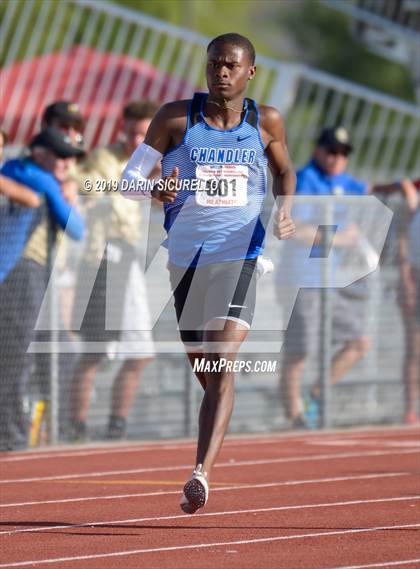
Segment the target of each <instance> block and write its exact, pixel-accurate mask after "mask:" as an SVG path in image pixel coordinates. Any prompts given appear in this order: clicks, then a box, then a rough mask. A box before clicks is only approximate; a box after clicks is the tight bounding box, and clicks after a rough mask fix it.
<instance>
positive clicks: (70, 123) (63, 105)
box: [41, 101, 85, 147]
mask: <svg viewBox="0 0 420 569" xmlns="http://www.w3.org/2000/svg"><path fill="white" fill-rule="evenodd" d="M84 124H85V122H84V119H83V115H82V114H81V112H80V109H79V105H78V104H77V103H74V102H72V101H55V102H54V103H52V104H51V105H49V106H48V107H46V108H45V110H44V114H43V115H42V119H41V128H42V129H43V130H44V129H46V128H48V127H53V128H56V129H57V130H60V131H61V132H63V133H64V134H66V135H67V136H68V137H69V138H70V140H71V143H72V144H73V145H74V146H80V147H82V145H83V129H84Z"/></svg>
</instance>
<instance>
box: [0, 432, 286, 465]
mask: <svg viewBox="0 0 420 569" xmlns="http://www.w3.org/2000/svg"><path fill="white" fill-rule="evenodd" d="M281 440H283V439H281V438H280V437H277V438H265V439H257V438H256V439H255V441H254V439H252V438H251V439H249V440H246V441H244V440H238V441H232V440H230V441H229V440H228V441H226V442H225V443H224V444H223V448H225V447H241V446H249V445H250V444H251V443H252V442H253V441H254V442H258V444H263V445H269V444H276V443H278V442H280V441H281ZM287 440H288V439H287ZM196 447H197V444H196V443H194V442H191V441H186V442H185V443H178V444H160V445H159V444H149V443H148V442H145V443H139V444H137V445H128V446H118V447H116V446H113V445H109V446H104V447H103V448H90V447H89V446H87V447H86V448H85V450H73V451H70V450H69V451H65V450H64V451H63V450H61V451H51V450H49V451H45V452H38V453H35V452H31V451H29V452H27V453H26V454H22V455H19V456H6V457H4V458H2V459H1V461H2V463H4V462H21V461H26V460H44V459H48V458H71V457H74V456H88V457H90V456H96V455H101V454H106V455H108V456H109V455H110V454H114V453H115V454H119V453H130V452H148V451H150V452H159V451H161V450H188V449H195V448H196Z"/></svg>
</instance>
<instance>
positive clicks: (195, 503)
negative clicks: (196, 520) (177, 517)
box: [180, 464, 209, 514]
mask: <svg viewBox="0 0 420 569" xmlns="http://www.w3.org/2000/svg"><path fill="white" fill-rule="evenodd" d="M208 497H209V485H208V482H207V479H206V473H205V472H203V465H202V464H198V465H197V467H196V469H195V470H194V472H193V475H192V478H190V479H189V480H188V482H187V483H186V484H185V486H184V490H183V493H182V496H181V502H180V506H181V510H182V511H183V512H185V513H186V514H195V512H196V511H197V510H198V509H200V508H202V507H203V506H205V504H206V502H207V499H208Z"/></svg>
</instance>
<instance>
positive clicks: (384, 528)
mask: <svg viewBox="0 0 420 569" xmlns="http://www.w3.org/2000/svg"><path fill="white" fill-rule="evenodd" d="M201 515H204V514H201ZM184 517H186V516H184ZM186 518H187V519H190V518H189V517H186ZM418 527H420V524H405V525H395V526H377V527H373V528H358V529H348V530H337V531H329V532H328V531H327V532H316V533H307V534H297V535H282V536H275V537H261V538H255V539H241V540H235V541H219V542H213V543H193V544H189V545H176V546H172V547H151V548H145V549H131V550H127V551H114V552H111V553H95V554H92V555H78V556H73V557H56V558H49V559H38V560H30V561H18V562H13V563H5V564H3V563H2V564H0V567H24V566H28V565H41V564H42V563H45V564H47V563H49V564H52V563H63V562H66V561H85V560H89V559H105V558H109V557H123V556H129V555H141V554H144V553H160V552H167V551H182V550H188V549H204V548H209V547H222V546H225V545H249V544H254V543H269V542H275V541H288V540H295V539H310V538H314V537H317V538H319V537H331V536H336V535H346V534H357V533H372V532H375V531H388V530H404V529H414V528H418Z"/></svg>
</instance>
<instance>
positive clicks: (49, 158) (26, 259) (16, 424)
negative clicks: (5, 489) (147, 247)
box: [0, 128, 84, 448]
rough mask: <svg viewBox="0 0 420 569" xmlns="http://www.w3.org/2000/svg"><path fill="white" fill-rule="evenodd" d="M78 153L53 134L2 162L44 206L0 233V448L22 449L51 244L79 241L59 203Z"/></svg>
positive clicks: (74, 216) (80, 228)
mask: <svg viewBox="0 0 420 569" xmlns="http://www.w3.org/2000/svg"><path fill="white" fill-rule="evenodd" d="M83 154H84V153H83V151H82V150H81V149H80V148H78V147H76V146H74V145H73V144H72V143H71V141H70V139H69V138H68V137H67V136H66V135H64V134H63V133H62V132H60V131H59V130H57V129H54V128H47V129H46V130H43V131H41V132H40V133H39V134H38V135H36V136H35V137H34V138H33V139H32V141H31V143H30V155H29V156H28V157H26V158H21V159H15V160H9V161H7V162H6V163H5V164H4V165H3V166H2V168H1V170H0V173H1V174H2V175H4V176H6V177H7V178H10V179H12V180H14V181H16V182H18V183H20V184H24V185H26V186H28V187H29V188H31V189H32V190H33V191H34V192H35V193H36V194H37V195H38V196H39V197H40V198H41V199H42V200H43V204H42V205H41V207H39V208H38V209H36V210H33V209H32V210H29V209H26V210H24V211H22V210H20V211H16V212H15V215H14V216H13V218H11V219H10V220H9V223H8V225H7V227H6V230H4V229H3V230H2V234H1V240H0V249H1V252H2V254H1V255H0V323H2V324H1V327H0V361H1V362H2V366H1V368H0V402H1V405H2V407H3V406H4V408H2V409H0V422H1V424H0V445H1V446H2V448H16V447H21V446H25V445H26V442H27V432H26V431H27V426H26V425H25V422H24V419H23V414H22V401H23V395H24V391H25V383H26V377H27V374H28V368H29V364H30V360H29V356H28V354H27V349H28V346H29V344H30V343H31V341H32V340H33V338H34V327H35V323H36V319H37V316H38V312H39V309H40V306H41V303H42V300H43V297H44V293H45V289H46V284H47V279H48V271H47V262H48V259H49V256H50V253H51V243H52V242H54V241H55V240H56V236H57V234H58V232H59V230H61V231H64V230H65V231H66V234H67V235H68V236H69V237H71V238H73V239H76V240H80V239H82V238H83V232H84V222H83V220H82V218H81V217H80V215H79V214H78V212H77V211H76V209H75V208H73V207H72V205H71V204H69V203H68V202H67V201H66V200H65V199H64V197H63V194H62V190H61V186H60V184H61V182H62V181H64V180H65V179H66V177H67V175H68V171H69V169H70V168H71V166H72V163H73V162H74V160H75V159H76V158H77V157H79V156H82V155H83Z"/></svg>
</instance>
